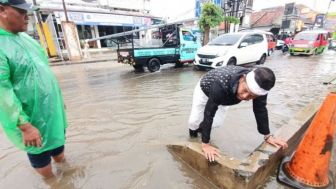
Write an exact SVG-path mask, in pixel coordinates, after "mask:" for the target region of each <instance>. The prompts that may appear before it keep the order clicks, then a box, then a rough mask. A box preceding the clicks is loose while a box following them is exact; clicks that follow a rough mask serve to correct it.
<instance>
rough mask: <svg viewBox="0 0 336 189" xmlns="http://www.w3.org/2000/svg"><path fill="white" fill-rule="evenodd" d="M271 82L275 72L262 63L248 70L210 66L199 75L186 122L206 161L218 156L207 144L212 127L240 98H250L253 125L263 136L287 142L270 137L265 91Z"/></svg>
mask: <svg viewBox="0 0 336 189" xmlns="http://www.w3.org/2000/svg"><path fill="white" fill-rule="evenodd" d="M274 84H275V75H274V73H273V71H272V70H271V69H269V68H266V67H258V68H256V69H252V70H251V69H249V68H244V67H239V66H226V67H221V68H216V69H214V70H211V71H209V72H208V73H207V74H205V75H204V76H203V77H202V78H201V80H200V81H199V82H198V83H197V85H196V87H195V90H194V94H193V104H192V110H191V114H190V118H189V123H188V125H189V135H190V137H192V138H193V137H197V136H198V133H201V135H202V151H203V153H204V155H205V157H206V158H207V159H208V160H209V161H214V160H215V156H219V151H218V149H217V148H215V147H213V146H211V145H210V144H209V141H210V134H211V129H212V127H219V126H222V125H223V124H224V118H225V116H224V115H225V112H226V111H227V109H228V107H229V106H232V105H235V104H238V103H240V102H241V101H243V100H246V101H248V100H253V112H254V115H255V118H256V121H257V128H258V131H259V133H261V134H263V135H264V140H265V141H266V142H267V143H269V144H272V145H274V146H276V147H282V148H287V143H286V142H285V141H283V140H282V139H279V138H276V137H274V136H273V135H272V134H271V133H270V130H269V122H268V113H267V108H266V104H267V94H268V92H269V90H270V89H271V88H273V86H274ZM231 129H233V128H231Z"/></svg>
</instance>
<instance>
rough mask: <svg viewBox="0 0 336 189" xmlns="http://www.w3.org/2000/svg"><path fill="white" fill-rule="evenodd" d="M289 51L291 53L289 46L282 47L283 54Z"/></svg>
mask: <svg viewBox="0 0 336 189" xmlns="http://www.w3.org/2000/svg"><path fill="white" fill-rule="evenodd" d="M288 51H289V47H288V45H287V44H284V45H283V46H282V53H283V54H285V53H286V52H288Z"/></svg>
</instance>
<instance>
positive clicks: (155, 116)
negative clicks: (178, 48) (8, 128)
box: [0, 51, 336, 189]
mask: <svg viewBox="0 0 336 189" xmlns="http://www.w3.org/2000/svg"><path fill="white" fill-rule="evenodd" d="M335 57H336V53H335V51H328V52H327V53H325V54H323V55H321V56H311V57H308V56H306V57H305V56H297V57H291V56H288V55H282V54H280V53H275V54H273V55H272V56H271V57H270V58H269V59H268V60H267V61H266V63H265V66H267V67H269V68H271V69H273V71H274V72H275V74H276V76H277V82H276V85H275V88H274V89H273V90H272V91H271V92H270V94H269V97H268V111H269V117H270V127H271V131H272V132H275V131H276V130H277V129H279V128H281V127H282V126H283V125H286V124H288V121H289V120H290V119H291V117H292V116H293V115H294V114H295V113H296V112H297V111H299V110H300V109H302V108H303V107H305V106H306V105H307V104H308V103H309V102H311V101H313V100H314V99H316V98H317V97H319V96H320V95H321V94H325V93H326V92H327V91H328V86H326V85H323V84H322V83H323V82H324V81H325V80H326V79H328V78H331V77H332V76H335V75H336V64H335V61H334V60H335ZM52 69H53V71H54V73H55V74H56V76H57V78H58V80H59V83H60V86H61V89H62V93H63V95H64V100H65V104H66V106H67V116H68V122H69V128H68V130H67V144H66V156H67V160H68V163H69V164H70V166H71V167H70V168H69V171H66V172H64V173H61V174H60V175H59V177H58V178H57V179H58V180H56V181H54V182H44V181H43V180H42V179H40V178H39V176H38V175H37V174H36V173H35V172H34V171H33V170H32V169H31V167H30V165H29V162H28V160H27V157H26V154H25V153H24V152H21V151H18V150H16V148H14V147H13V146H12V145H11V144H10V143H9V142H8V140H7V139H4V138H5V136H4V134H3V133H2V130H1V131H0V137H1V138H2V139H3V140H2V142H1V144H0V167H1V168H0V178H1V181H0V188H12V189H20V188H25V189H33V188H34V189H35V188H62V189H75V188H76V189H77V188H83V189H93V188H102V189H105V188H106V189H107V188H116V189H119V188H120V189H129V188H146V189H157V188H162V189H165V188H167V189H172V188H176V189H180V188H183V189H188V188H202V189H211V188H216V187H215V186H214V185H213V184H212V183H210V182H209V181H208V180H207V179H205V178H203V177H201V176H200V175H199V174H197V173H195V172H193V171H192V170H191V169H190V168H189V167H188V166H186V165H184V164H181V163H180V162H179V160H178V159H175V157H174V156H173V155H172V154H171V153H169V151H168V150H167V148H166V145H167V144H172V143H176V142H183V141H187V140H188V139H189V137H188V132H187V120H188V116H189V113H190V109H191V101H192V93H193V90H194V86H195V85H196V83H197V82H198V80H199V79H200V77H201V76H202V75H203V74H205V72H199V71H194V70H193V68H192V66H185V67H183V68H174V67H173V66H172V65H165V66H163V68H162V69H161V70H160V71H159V72H155V73H149V72H144V73H136V72H134V70H133V67H131V66H129V65H121V64H118V63H116V62H104V63H99V64H77V65H65V66H55V67H52ZM226 120H227V121H226V124H225V125H224V126H222V127H221V128H219V129H214V130H213V132H212V141H213V142H214V143H215V144H217V145H218V147H219V148H220V150H221V153H223V154H226V155H228V156H231V157H233V158H236V159H243V158H244V157H246V156H247V155H249V154H250V153H251V152H253V151H254V149H255V148H256V147H257V146H259V145H260V143H261V142H262V140H263V136H262V135H260V134H258V132H257V126H256V123H255V118H254V115H253V112H252V104H251V102H244V103H241V104H239V105H237V106H233V107H231V108H230V110H229V113H228V115H227V117H226ZM233 146H234V147H233ZM18 179H20V182H18Z"/></svg>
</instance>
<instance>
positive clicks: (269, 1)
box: [151, 0, 336, 20]
mask: <svg viewBox="0 0 336 189" xmlns="http://www.w3.org/2000/svg"><path fill="white" fill-rule="evenodd" d="M291 2H295V3H300V4H305V5H307V6H308V7H310V8H312V9H314V10H316V11H319V12H322V13H325V12H326V11H327V8H328V5H329V2H330V0H254V2H253V10H260V9H263V8H268V7H274V6H281V5H285V4H286V3H291ZM194 9H195V0H169V1H164V0H151V10H152V11H151V13H152V14H153V15H155V16H162V17H169V18H170V19H173V20H176V18H181V19H185V18H192V17H193V16H194ZM329 12H336V1H334V2H332V3H331V6H330V10H329ZM181 19H177V20H181Z"/></svg>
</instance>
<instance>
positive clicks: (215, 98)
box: [200, 81, 225, 143]
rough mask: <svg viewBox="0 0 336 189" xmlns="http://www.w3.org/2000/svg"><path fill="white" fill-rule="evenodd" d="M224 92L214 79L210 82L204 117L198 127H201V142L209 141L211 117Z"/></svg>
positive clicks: (213, 115) (212, 117)
mask: <svg viewBox="0 0 336 189" xmlns="http://www.w3.org/2000/svg"><path fill="white" fill-rule="evenodd" d="M224 94H225V92H224V91H223V89H222V87H221V86H220V85H219V84H218V83H217V82H216V81H215V82H214V83H213V84H212V87H211V89H210V92H209V99H208V101H207V103H206V105H205V109H204V119H203V121H202V123H201V124H200V128H201V129H202V142H203V143H209V141H210V134H211V128H212V123H213V119H214V117H215V114H216V111H217V109H218V105H220V103H221V99H223V95H224Z"/></svg>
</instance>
